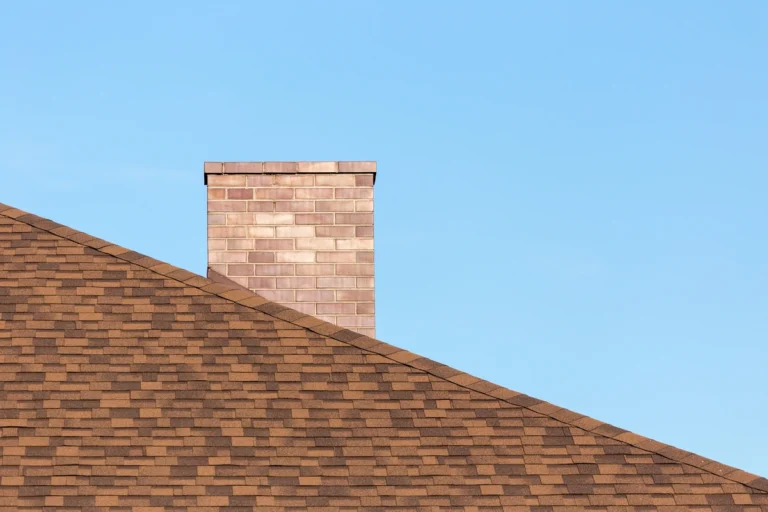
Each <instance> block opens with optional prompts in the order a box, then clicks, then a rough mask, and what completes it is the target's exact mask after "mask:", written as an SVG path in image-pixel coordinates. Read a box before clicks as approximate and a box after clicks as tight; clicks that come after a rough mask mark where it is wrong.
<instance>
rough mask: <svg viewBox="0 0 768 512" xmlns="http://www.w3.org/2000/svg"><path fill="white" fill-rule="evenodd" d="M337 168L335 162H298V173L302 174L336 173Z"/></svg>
mask: <svg viewBox="0 0 768 512" xmlns="http://www.w3.org/2000/svg"><path fill="white" fill-rule="evenodd" d="M338 171H339V166H338V164H337V163H336V162H299V163H298V172H302V173H313V174H317V173H333V172H338Z"/></svg>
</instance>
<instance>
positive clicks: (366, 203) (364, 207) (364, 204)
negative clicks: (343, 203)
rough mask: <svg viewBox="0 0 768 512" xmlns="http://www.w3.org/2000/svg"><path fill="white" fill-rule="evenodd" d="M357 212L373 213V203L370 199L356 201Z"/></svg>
mask: <svg viewBox="0 0 768 512" xmlns="http://www.w3.org/2000/svg"><path fill="white" fill-rule="evenodd" d="M355 211H356V212H372V211H373V201H371V200H370V199H360V200H358V201H355Z"/></svg>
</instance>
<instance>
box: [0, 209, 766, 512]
mask: <svg viewBox="0 0 768 512" xmlns="http://www.w3.org/2000/svg"><path fill="white" fill-rule="evenodd" d="M326 279H327V278H326ZM224 281H225V282H224V283H222V282H214V281H213V280H210V279H206V278H203V277H201V276H198V275H195V274H193V273H191V272H187V271H185V270H182V269H179V268H177V267H174V266H172V265H169V264H167V263H163V262H161V261H157V260H154V259H153V258H150V257H147V256H144V255H142V254H139V253H136V252H134V251H131V250H129V249H125V248H122V247H119V246H116V245H112V244H110V243H109V242H105V241H104V240H99V239H97V238H94V237H91V236H89V235H87V234H85V233H81V232H79V231H75V230H73V229H70V228H67V227H66V226H62V225H60V224H56V223H55V222H52V221H49V220H46V219H42V218H40V217H37V216H34V215H30V214H26V213H25V212H21V211H19V210H16V209H13V208H10V207H8V206H5V205H2V204H0V376H1V377H2V378H0V512H6V511H7V512H11V511H13V512H17V511H39V510H44V511H49V512H74V511H84V512H90V511H108V512H125V511H144V512H160V511H179V512H181V511H188V512H225V511H226V512H246V511H248V512H250V511H254V510H256V511H260V512H261V511H265V512H296V511H310V512H347V511H358V510H363V511H371V512H386V511H398V512H406V511H408V512H411V511H419V512H446V511H450V512H460V511H475V512H507V511H509V512H529V511H534V512H569V511H577V512H582V511H583V512H587V511H591V512H613V511H616V512H618V511H629V512H673V511H680V512H683V511H702V512H705V511H710V512H736V511H738V512H766V511H768V493H766V491H768V480H767V479H765V478H761V477H758V476H757V475H752V474H749V473H747V472H745V471H740V470H738V469H736V468H732V467H728V466H725V465H723V464H720V463H717V462H715V461H712V460H710V459H707V458H704V457H701V456H698V455H695V454H692V453H688V452H686V451H684V450H680V449H677V448H674V447H671V446H668V445H665V444H662V443H659V442H656V441H653V440H651V439H647V438H644V437H642V436H639V435H637V434H633V433H631V432H627V431H625V430H622V429H620V428H617V427H613V426H611V425H608V424H606V423H602V422H600V421H597V420H595V419H592V418H589V417H587V416H583V415H581V414H578V413H575V412H572V411H569V410H566V409H562V408H560V407H557V406H556V405H553V404H550V403H547V402H543V401H541V400H538V399H535V398H533V397H530V396H527V395H524V394H521V393H518V392H515V391H512V390H510V389H507V388H504V387H501V386H497V385H494V384H492V383H490V382H487V381H484V380H482V379H478V378H477V377H473V376H471V375H468V374H466V373H462V372H460V371H459V370H455V369H453V368H450V367H447V366H445V365H441V364H439V363H437V362H435V361H432V360H430V359H427V358H424V357H420V356H418V355H416V354H412V353H410V352H408V351H406V350H402V349H399V348H397V347H394V346H392V345H388V344H386V343H383V342H380V341H378V340H374V339H372V338H370V337H368V336H364V335H361V334H359V333H355V332H352V331H350V330H347V329H342V328H340V327H338V326H335V325H332V324H330V323H327V322H323V321H321V320H318V319H316V318H313V317H311V316H306V315H302V314H301V313H299V312H298V311H297V310H295V309H289V308H286V307H283V306H280V305H278V304H275V303H273V302H269V301H267V300H266V299H264V298H262V297H258V296H256V295H254V294H252V293H251V292H249V291H247V290H243V289H241V288H239V287H238V286H234V285H230V284H228V283H229V281H228V280H226V278H224ZM295 292H296V295H297V296H298V295H299V294H301V296H302V298H307V299H311V300H312V301H324V300H325V297H326V294H324V293H322V292H321V291H320V290H307V291H303V290H295ZM358 293H361V292H358ZM460 299H461V298H460ZM321 303H322V304H325V302H321ZM328 304H330V305H338V304H340V303H338V302H332V303H328ZM460 306H461V301H460V300H458V301H457V307H458V308H459V309H460ZM323 307H325V306H323ZM342 309H343V308H342ZM428 320H429V319H428V318H427V317H425V321H428ZM474 321H483V319H475V320H474ZM471 349H472V347H471V346H467V350H471ZM556 377H557V376H556V375H555V376H550V377H549V378H556ZM734 432H735V431H734ZM728 435H729V434H728V433H727V432H725V431H724V432H723V437H724V440H727V436H728ZM730 435H734V433H731V434H730Z"/></svg>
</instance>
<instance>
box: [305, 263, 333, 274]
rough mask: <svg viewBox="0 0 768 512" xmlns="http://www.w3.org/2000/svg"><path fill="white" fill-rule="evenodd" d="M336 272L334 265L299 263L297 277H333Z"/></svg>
mask: <svg viewBox="0 0 768 512" xmlns="http://www.w3.org/2000/svg"><path fill="white" fill-rule="evenodd" d="M335 272H336V267H335V266H334V265H333V264H328V263H325V264H317V263H298V264H296V275H297V276H332V275H333V274H334V273H335Z"/></svg>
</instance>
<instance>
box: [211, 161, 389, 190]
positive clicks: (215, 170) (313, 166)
mask: <svg viewBox="0 0 768 512" xmlns="http://www.w3.org/2000/svg"><path fill="white" fill-rule="evenodd" d="M332 173H338V174H373V180H374V182H375V181H376V162H375V161H361V160H356V161H335V162H205V164H204V166H203V176H204V182H205V184H206V185H207V184H208V175H209V174H332Z"/></svg>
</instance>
